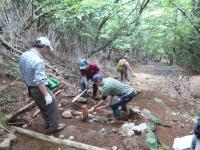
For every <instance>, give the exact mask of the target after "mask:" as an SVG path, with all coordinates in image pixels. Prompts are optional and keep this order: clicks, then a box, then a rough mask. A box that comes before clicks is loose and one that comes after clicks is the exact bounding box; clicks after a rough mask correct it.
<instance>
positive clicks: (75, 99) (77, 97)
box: [72, 89, 87, 103]
mask: <svg viewBox="0 0 200 150" xmlns="http://www.w3.org/2000/svg"><path fill="white" fill-rule="evenodd" d="M86 91H87V89H85V90H84V91H83V92H81V94H79V95H78V96H76V97H75V98H74V99H73V100H72V103H74V102H75V101H77V100H78V99H79V97H81V96H82V95H83V93H85V92H86Z"/></svg>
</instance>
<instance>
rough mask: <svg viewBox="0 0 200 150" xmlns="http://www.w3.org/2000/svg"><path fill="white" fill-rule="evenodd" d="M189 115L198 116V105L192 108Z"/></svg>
mask: <svg viewBox="0 0 200 150" xmlns="http://www.w3.org/2000/svg"><path fill="white" fill-rule="evenodd" d="M190 113H191V115H192V116H200V105H197V106H196V107H194V108H192V110H191V112H190Z"/></svg>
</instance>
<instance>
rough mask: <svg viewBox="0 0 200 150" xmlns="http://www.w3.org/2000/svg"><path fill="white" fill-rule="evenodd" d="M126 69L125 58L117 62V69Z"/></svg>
mask: <svg viewBox="0 0 200 150" xmlns="http://www.w3.org/2000/svg"><path fill="white" fill-rule="evenodd" d="M124 69H125V61H124V59H120V60H119V62H118V64H117V70H118V71H123V70H124Z"/></svg>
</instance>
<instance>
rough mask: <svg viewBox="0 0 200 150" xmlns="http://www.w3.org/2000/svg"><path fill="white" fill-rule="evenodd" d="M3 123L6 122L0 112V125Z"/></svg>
mask: <svg viewBox="0 0 200 150" xmlns="http://www.w3.org/2000/svg"><path fill="white" fill-rule="evenodd" d="M5 121H6V117H5V115H4V114H3V113H2V112H0V123H2V124H3V123H5Z"/></svg>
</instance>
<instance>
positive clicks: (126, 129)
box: [119, 123, 135, 136]
mask: <svg viewBox="0 0 200 150" xmlns="http://www.w3.org/2000/svg"><path fill="white" fill-rule="evenodd" d="M134 126H135V123H124V124H123V125H122V126H121V127H120V129H119V132H120V134H121V135H122V136H127V133H128V132H129V131H130V130H132V128H133V127H134Z"/></svg>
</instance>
